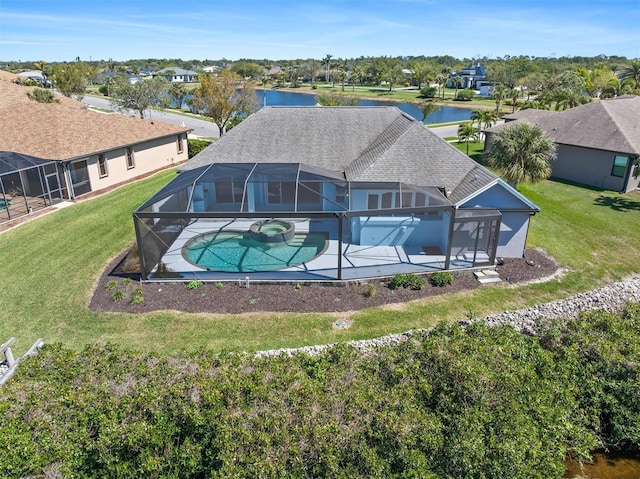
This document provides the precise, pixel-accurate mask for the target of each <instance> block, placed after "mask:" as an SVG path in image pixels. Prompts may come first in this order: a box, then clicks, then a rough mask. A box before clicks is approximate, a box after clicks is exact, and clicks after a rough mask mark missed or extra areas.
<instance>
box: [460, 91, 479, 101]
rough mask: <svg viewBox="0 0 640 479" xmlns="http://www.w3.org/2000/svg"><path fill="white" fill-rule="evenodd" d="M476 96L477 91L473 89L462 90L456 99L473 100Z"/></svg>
mask: <svg viewBox="0 0 640 479" xmlns="http://www.w3.org/2000/svg"><path fill="white" fill-rule="evenodd" d="M474 96H476V92H475V91H473V90H460V91H459V92H458V95H457V96H456V98H455V99H456V100H458V101H470V100H473V97H474Z"/></svg>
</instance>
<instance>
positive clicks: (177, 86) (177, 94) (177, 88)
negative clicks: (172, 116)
mask: <svg viewBox="0 0 640 479" xmlns="http://www.w3.org/2000/svg"><path fill="white" fill-rule="evenodd" d="M168 93H169V96H170V97H171V99H172V100H173V102H174V103H175V104H176V108H177V109H179V110H180V109H182V104H183V103H184V99H185V98H186V97H187V95H188V92H187V87H186V86H185V85H184V83H172V84H171V86H170V87H169V92H168Z"/></svg>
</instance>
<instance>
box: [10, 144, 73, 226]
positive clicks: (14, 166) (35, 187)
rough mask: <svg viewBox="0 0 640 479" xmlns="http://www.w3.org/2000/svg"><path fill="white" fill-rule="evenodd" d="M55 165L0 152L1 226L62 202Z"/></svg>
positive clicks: (24, 156)
mask: <svg viewBox="0 0 640 479" xmlns="http://www.w3.org/2000/svg"><path fill="white" fill-rule="evenodd" d="M62 198H63V189H62V182H61V177H60V172H59V170H58V165H57V162H55V161H50V160H43V159H41V158H35V157H33V156H29V155H23V154H20V153H15V152H10V151H0V223H4V222H6V221H10V220H13V219H15V218H18V217H20V216H24V215H28V214H31V213H33V212H34V211H37V210H40V209H42V208H46V207H47V206H51V205H52V204H54V203H56V202H58V201H61V200H62Z"/></svg>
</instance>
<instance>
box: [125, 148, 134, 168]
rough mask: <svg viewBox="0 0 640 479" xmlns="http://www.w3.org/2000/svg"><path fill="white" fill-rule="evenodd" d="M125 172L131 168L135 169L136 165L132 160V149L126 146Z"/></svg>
mask: <svg viewBox="0 0 640 479" xmlns="http://www.w3.org/2000/svg"><path fill="white" fill-rule="evenodd" d="M126 155H127V170H130V169H131V168H135V167H136V163H135V161H134V159H133V148H132V147H130V146H128V147H127V152H126Z"/></svg>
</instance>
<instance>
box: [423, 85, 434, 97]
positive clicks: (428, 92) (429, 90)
mask: <svg viewBox="0 0 640 479" xmlns="http://www.w3.org/2000/svg"><path fill="white" fill-rule="evenodd" d="M437 93H438V89H437V88H436V87H434V86H427V87H424V88H420V96H421V97H422V98H435V97H436V94H437Z"/></svg>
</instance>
